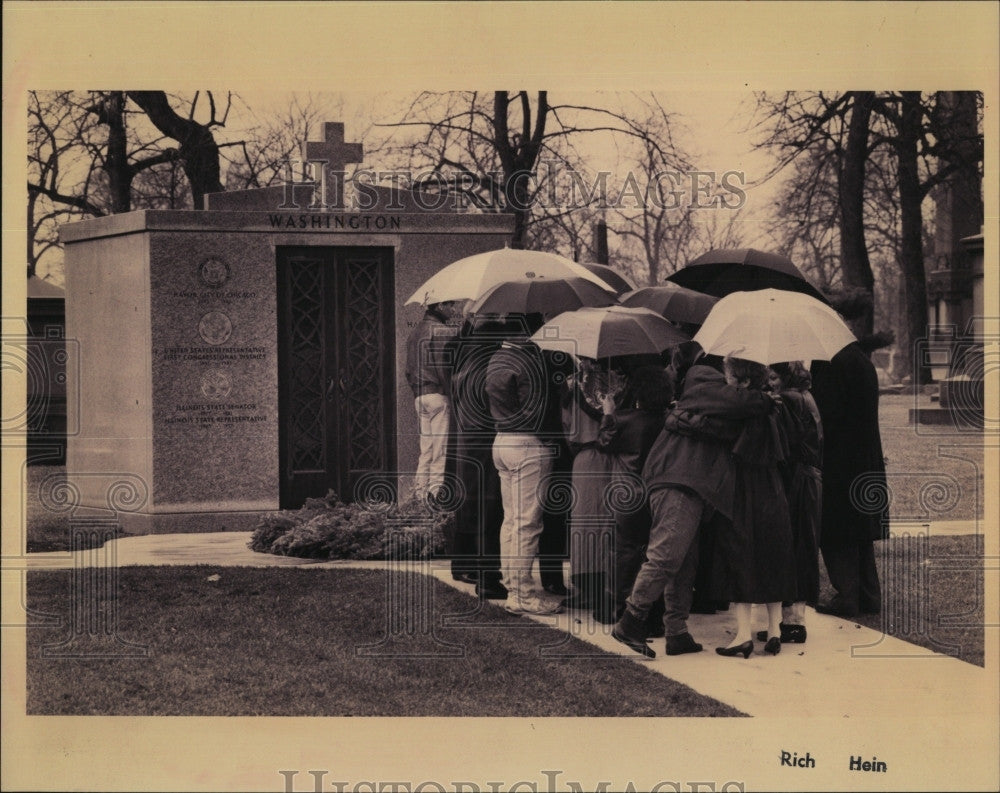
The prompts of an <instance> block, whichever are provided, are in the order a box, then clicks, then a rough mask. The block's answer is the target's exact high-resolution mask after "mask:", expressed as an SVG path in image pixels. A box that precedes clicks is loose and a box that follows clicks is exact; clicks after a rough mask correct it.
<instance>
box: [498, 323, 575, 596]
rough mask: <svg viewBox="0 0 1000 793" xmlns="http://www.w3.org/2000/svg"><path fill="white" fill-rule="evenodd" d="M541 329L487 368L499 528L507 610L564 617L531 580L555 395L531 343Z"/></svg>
mask: <svg viewBox="0 0 1000 793" xmlns="http://www.w3.org/2000/svg"><path fill="white" fill-rule="evenodd" d="M540 324H541V323H540V322H539V323H536V325H535V327H531V326H529V327H526V328H525V330H524V331H523V332H521V333H518V334H517V335H514V336H511V337H509V338H507V339H505V340H504V341H503V343H502V344H501V345H500V349H498V350H497V351H496V352H495V353H494V354H493V356H492V357H491V358H490V361H489V364H488V365H487V368H486V381H485V388H486V396H487V398H488V400H489V407H490V414H491V415H492V416H493V420H494V423H495V426H496V431H497V434H496V437H495V439H494V441H493V463H494V465H495V466H496V469H497V472H498V474H499V476H500V496H501V500H502V502H503V512H504V518H503V524H502V525H501V527H500V569H501V574H502V576H503V581H502V583H503V586H504V588H505V589H506V590H507V602H506V604H505V606H504V607H505V608H506V609H507V610H508V611H510V612H512V613H514V614H555V613H557V612H559V611H562V604H561V601H559V600H550V599H549V597H548V593H546V592H545V591H544V590H543V589H542V588H541V586H537V587H536V586H535V581H534V579H533V576H532V567H533V565H534V564H535V558H536V556H537V554H538V542H539V537H540V535H541V533H542V530H543V511H544V498H545V492H546V489H547V486H548V483H547V479H548V477H549V475H550V473H551V470H552V457H553V452H552V449H551V448H550V446H549V444H547V443H546V435H547V432H548V429H549V428H548V427H547V426H546V419H547V417H548V416H550V415H551V414H552V411H551V408H550V405H549V400H551V399H552V398H554V394H553V391H554V389H553V388H552V384H551V375H550V371H549V367H548V366H547V364H546V360H545V358H544V356H543V355H542V351H541V350H540V349H539V348H538V346H537V345H535V344H534V343H532V342H531V341H530V340H529V338H528V336H529V335H530V333H531V331H532V330H535V329H537V326H538V325H540Z"/></svg>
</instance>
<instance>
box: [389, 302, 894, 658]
mask: <svg viewBox="0 0 1000 793" xmlns="http://www.w3.org/2000/svg"><path fill="white" fill-rule="evenodd" d="M543 321H544V320H543V317H542V316H541V315H532V314H527V315H505V316H499V317H498V316H475V315H472V316H469V317H463V316H462V314H461V312H460V310H459V305H458V304H452V303H439V304H434V305H431V306H428V308H427V311H426V314H425V316H424V318H423V320H422V321H421V323H420V324H419V325H418V326H417V327H416V328H414V331H413V332H412V333H411V336H410V343H409V345H408V350H407V352H408V358H407V380H408V382H409V384H410V386H411V387H412V388H413V391H414V397H415V404H416V410H417V413H418V415H419V417H420V443H421V454H420V463H419V466H418V471H417V477H416V487H417V489H418V492H419V493H420V495H421V496H422V497H424V498H427V499H428V500H429V501H430V503H431V504H432V505H433V506H434V507H435V508H438V509H446V510H448V511H453V512H454V513H455V519H454V520H453V521H452V522H451V525H452V533H451V535H450V536H449V537H448V546H449V547H448V554H449V556H450V558H451V572H452V575H453V577H454V578H455V579H456V580H460V581H465V582H467V583H471V584H474V585H475V587H476V591H477V594H479V595H480V596H481V597H484V598H489V599H496V600H503V601H504V606H505V608H506V609H507V610H508V611H510V612H512V613H518V614H542V615H544V614H555V613H558V612H560V611H562V610H563V609H565V608H573V609H588V610H591V611H592V612H593V616H594V618H595V619H597V620H599V621H601V622H603V623H605V624H612V623H613V628H612V635H613V636H614V637H615V638H616V639H617V640H619V641H621V642H622V643H624V644H625V645H627V646H628V647H629V648H631V649H633V650H635V651H636V652H639V653H642V654H643V655H645V656H647V657H653V656H654V655H655V651H654V650H653V649H652V648H651V647H650V645H649V643H648V640H649V639H650V638H651V637H654V636H664V635H665V637H666V640H665V641H666V653H667V654H668V655H679V654H683V653H691V652H698V651H700V650H702V646H701V644H699V643H698V642H697V641H696V640H695V639H694V637H692V635H691V634H690V632H689V631H688V627H687V621H688V617H689V614H690V613H691V611H692V608H694V610H696V611H702V612H713V613H714V612H715V611H716V610H717V609H728V610H729V611H730V613H732V614H733V615H734V616H735V619H736V631H735V636H734V638H733V641H732V642H731V643H730V644H729V645H727V646H725V647H718V648H716V650H717V652H718V653H719V654H721V655H725V656H742V657H743V658H747V657H749V655H750V654H751V653H752V652H753V650H754V639H755V638H756V639H757V640H758V641H763V642H764V650H765V652H766V653H768V654H777V653H778V652H779V651H780V649H781V644H782V643H787V642H795V643H801V642H804V641H805V640H806V635H807V634H806V606H807V605H811V606H815V607H816V609H817V610H818V611H821V612H825V613H831V614H836V615H840V616H854V615H856V614H858V613H860V612H868V613H871V612H877V611H878V610H879V608H880V605H881V592H880V589H879V581H878V574H877V570H876V567H875V555H874V546H873V541H874V540H877V539H882V538H884V537H885V536H886V531H887V524H886V521H885V514H884V507H885V505H884V503H882V502H880V500H879V499H871V498H867V499H866V498H865V496H864V494H862V493H860V492H858V488H859V487H860V486H862V485H860V484H859V483H863V486H865V487H867V488H869V490H870V489H871V487H872V484H873V477H875V478H876V479H877V478H878V477H879V476H881V477H883V485H884V463H883V458H882V452H881V440H880V437H879V431H878V385H877V378H876V377H875V372H874V368H873V367H872V364H871V362H870V361H869V359H868V356H867V354H866V353H865V352H864V351H863V350H862V349H861V348H860V347H859V345H857V344H851V345H849V346H848V347H846V348H845V349H844V350H843V351H841V352H840V353H838V355H837V356H835V357H834V358H833V360H832V361H829V362H814V363H813V364H812V366H811V369H806V367H805V366H804V365H803V363H802V362H794V361H793V362H787V363H783V364H776V365H773V366H771V367H766V366H763V365H761V364H758V363H755V362H753V361H748V360H743V359H740V358H737V357H728V358H725V359H720V358H716V357H714V356H705V355H703V354H701V350H700V348H699V347H698V345H697V344H696V343H693V342H688V343H683V344H681V345H679V346H678V347H676V348H674V349H672V350H670V351H666V352H665V354H664V356H628V357H622V358H618V359H607V360H602V361H592V360H587V359H579V360H577V359H573V358H572V357H570V356H568V355H565V354H562V353H558V352H549V351H543V350H541V349H540V348H539V347H538V346H537V345H535V344H534V343H533V342H531V341H530V336H531V334H532V333H534V332H535V331H536V330H537V329H538V328H539V327H540V326H541V325H542V323H543ZM820 551H821V552H822V556H823V560H824V563H825V565H826V567H827V571H828V574H829V578H830V581H831V583H832V585H833V587H834V588H835V589H836V591H837V594H836V596H835V597H834V598H833V600H832V601H830V602H829V603H825V604H823V603H819V602H818V597H819V553H820ZM567 558H568V559H569V563H570V564H569V569H570V582H569V583H570V586H569V587H567V586H566V582H565V581H564V579H563V567H564V562H565V560H566V559H567ZM536 571H537V576H536V575H535V572H536ZM753 604H765V606H766V612H767V628H766V630H764V631H760V632H758V633H756V634H754V633H752V626H751V608H752V605H753Z"/></svg>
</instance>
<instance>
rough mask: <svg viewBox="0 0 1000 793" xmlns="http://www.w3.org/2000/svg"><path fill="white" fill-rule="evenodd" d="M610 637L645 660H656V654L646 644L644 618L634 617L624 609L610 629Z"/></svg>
mask: <svg viewBox="0 0 1000 793" xmlns="http://www.w3.org/2000/svg"><path fill="white" fill-rule="evenodd" d="M611 635H612V636H613V637H614V638H615V639H617V640H618V641H620V642H621V643H622V644H624V645H625V646H626V647H628V648H629V649H630V650H635V651H636V652H637V653H640V654H642V655H644V656H646V658H656V652H655V651H654V650H653V648H652V647H650V646H649V645H648V644H646V620H645V618H639V617H636V616H635V615H634V614H632V612H631V611H629V610H628V609H625V613H624V614H622V616H621V619H620V620H618V622H616V623H615V627H614V628H612V629H611Z"/></svg>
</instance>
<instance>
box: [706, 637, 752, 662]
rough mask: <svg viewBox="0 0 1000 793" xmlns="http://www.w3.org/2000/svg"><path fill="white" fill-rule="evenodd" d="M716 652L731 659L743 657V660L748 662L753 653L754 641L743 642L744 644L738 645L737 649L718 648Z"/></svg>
mask: <svg viewBox="0 0 1000 793" xmlns="http://www.w3.org/2000/svg"><path fill="white" fill-rule="evenodd" d="M715 652H717V653H718V654H719V655H725V656H727V657H729V658H733V657H735V656H737V655H742V656H743V659H744V660H746V659H747V658H749V657H750V653H752V652H753V641H747V642H743V644H737V645H736V646H735V647H716V648H715Z"/></svg>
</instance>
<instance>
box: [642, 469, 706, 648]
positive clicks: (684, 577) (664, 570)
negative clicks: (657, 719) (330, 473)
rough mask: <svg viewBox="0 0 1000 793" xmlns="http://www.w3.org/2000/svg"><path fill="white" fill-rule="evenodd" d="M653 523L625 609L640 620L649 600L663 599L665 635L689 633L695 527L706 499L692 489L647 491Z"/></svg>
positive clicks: (701, 514) (698, 522) (697, 524)
mask: <svg viewBox="0 0 1000 793" xmlns="http://www.w3.org/2000/svg"><path fill="white" fill-rule="evenodd" d="M649 508H650V511H651V512H652V514H653V522H652V525H651V526H650V530H649V545H648V546H647V547H646V561H645V562H643V563H642V567H641V568H640V569H639V574H638V575H637V576H636V578H635V584H633V585H632V594H631V595H629V597H628V600H627V601H626V607H627V608H628V610H629V611H630V612H631V613H632V616H634V617H636V618H638V619H640V620H644V619H646V615H647V614H648V613H649V609H650V607H651V606H652V605H653V603H654V602H655V601H657V600H659V599H660V597H663V600H664V604H665V605H666V613H665V614H664V617H663V624H664V627H665V628H666V631H667V636H677V635H678V634H681V633H686V632H687V619H688V616H689V614H690V612H691V595H692V588H693V586H694V577H695V574H696V573H697V572H698V542H697V539H698V527H699V526H700V525H701V519H702V516H703V515H704V512H705V502H704V501H702V500H701V498H700V497H699V496H697V495H696V494H694V493H692V492H691V491H690V490H687V489H682V488H673V487H670V488H661V489H657V490H654V491H653V492H652V493H650V494H649Z"/></svg>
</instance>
